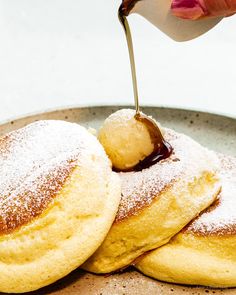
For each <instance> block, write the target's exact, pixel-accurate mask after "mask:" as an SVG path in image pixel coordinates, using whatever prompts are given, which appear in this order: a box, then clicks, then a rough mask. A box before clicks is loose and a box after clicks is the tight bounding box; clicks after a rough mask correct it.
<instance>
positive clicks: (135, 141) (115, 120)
mask: <svg viewBox="0 0 236 295" xmlns="http://www.w3.org/2000/svg"><path fill="white" fill-rule="evenodd" d="M134 116H135V111H134V110H131V109H122V110H119V111H117V112H115V113H113V114H112V115H110V116H109V117H108V118H107V119H106V120H105V122H104V123H103V125H102V127H101V129H100V131H99V134H98V138H99V141H100V142H101V144H102V145H103V147H104V149H105V151H106V153H107V154H108V156H109V158H110V159H111V161H112V164H113V167H114V168H116V169H118V170H121V171H125V170H128V169H130V168H132V167H134V166H136V165H137V164H138V163H139V162H140V161H142V160H143V159H145V158H146V157H147V156H149V155H150V154H151V153H152V152H153V150H154V144H153V143H152V140H151V137H150V134H149V131H148V129H147V127H146V126H145V124H143V123H142V122H139V121H137V120H136V119H135V118H134Z"/></svg>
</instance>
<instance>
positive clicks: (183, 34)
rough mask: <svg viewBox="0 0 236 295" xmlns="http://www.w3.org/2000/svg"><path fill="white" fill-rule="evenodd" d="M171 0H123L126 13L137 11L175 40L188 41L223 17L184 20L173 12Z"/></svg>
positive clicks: (207, 29)
mask: <svg viewBox="0 0 236 295" xmlns="http://www.w3.org/2000/svg"><path fill="white" fill-rule="evenodd" d="M170 7H171V0H123V3H122V9H123V11H124V12H125V14H126V15H129V14H132V13H137V14H139V15H141V16H143V17H144V18H146V19H147V20H148V21H150V22H151V23H152V24H154V25H155V26H156V27H157V28H159V29H160V30H161V31H162V32H164V33H165V34H166V35H168V36H169V37H170V38H172V39H173V40H175V41H180V42H181V41H188V40H191V39H194V38H196V37H199V36H200V35H202V34H204V33H206V32H207V31H209V30H210V29H211V28H213V27H214V26H215V25H216V24H217V23H218V22H219V21H220V20H221V19H222V18H210V19H202V20H197V21H192V20H184V19H180V18H177V17H175V16H174V15H172V14H171V10H170Z"/></svg>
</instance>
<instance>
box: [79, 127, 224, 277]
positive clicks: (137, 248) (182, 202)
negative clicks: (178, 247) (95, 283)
mask: <svg viewBox="0 0 236 295" xmlns="http://www.w3.org/2000/svg"><path fill="white" fill-rule="evenodd" d="M165 139H166V140H167V141H168V142H169V143H170V144H171V146H172V147H173V149H174V151H173V153H172V155H171V156H170V157H169V158H168V159H165V160H163V161H161V162H159V163H157V164H155V165H153V166H151V167H150V168H148V169H144V170H142V171H141V172H126V173H119V176H120V178H121V183H122V197H121V202H120V206H119V210H118V213H117V215H116V220H115V222H114V224H113V226H112V228H111V230H110V231H109V233H108V235H107V237H106V239H105V241H104V242H103V244H102V245H101V246H100V247H99V249H98V250H97V251H96V252H95V254H94V255H93V256H92V257H90V258H89V259H88V261H87V262H86V263H85V264H84V265H83V266H82V267H83V268H84V269H86V270H89V271H92V272H95V273H108V272H112V271H115V270H118V269H120V268H123V267H125V266H127V265H129V264H131V263H132V262H133V261H134V260H135V259H136V258H137V257H139V256H140V255H142V254H143V253H144V252H146V251H150V250H152V249H155V248H157V247H159V246H161V245H163V244H165V243H167V242H168V241H169V240H170V239H171V237H172V236H173V235H175V234H176V233H177V232H179V231H180V230H181V229H182V228H183V227H184V226H185V225H186V224H187V223H188V222H189V221H190V220H192V219H193V218H194V217H196V216H197V215H198V214H199V212H201V211H202V210H204V209H205V208H206V207H208V206H209V205H210V204H211V203H212V202H213V201H214V200H215V198H216V196H217V194H218V192H219V190H220V183H219V179H218V176H217V174H216V169H217V167H218V159H217V157H216V156H215V155H214V154H213V153H211V152H210V151H208V150H207V149H205V148H203V147H202V146H200V145H199V144H198V143H196V142H195V141H193V140H192V139H190V138H189V137H187V136H185V135H183V134H179V133H176V132H174V131H172V130H169V129H166V130H165Z"/></svg>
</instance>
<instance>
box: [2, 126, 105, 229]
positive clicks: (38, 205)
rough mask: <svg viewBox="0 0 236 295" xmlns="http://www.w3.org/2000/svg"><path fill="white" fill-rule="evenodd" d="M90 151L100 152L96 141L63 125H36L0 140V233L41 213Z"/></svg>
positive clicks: (81, 130)
mask: <svg viewBox="0 0 236 295" xmlns="http://www.w3.org/2000/svg"><path fill="white" fill-rule="evenodd" d="M98 147H99V148H98ZM92 151H93V152H94V153H95V154H96V153H101V152H103V150H102V148H101V149H100V146H99V145H98V143H97V142H96V139H95V138H94V137H93V136H92V135H91V134H89V133H88V132H87V131H86V129H84V128H83V127H81V126H79V125H77V124H73V123H67V122H63V121H39V122H36V123H33V124H30V125H28V126H26V127H25V128H22V129H19V130H17V131H14V132H11V133H9V134H7V135H5V136H3V137H2V138H0V167H1V169H0V192H1V195H0V232H1V233H7V232H10V231H12V230H14V229H15V228H17V227H19V226H20V225H22V224H25V223H27V222H29V221H30V220H31V219H32V218H33V217H35V216H37V215H39V214H40V213H42V211H43V210H44V209H45V208H47V206H48V204H49V203H50V202H51V201H52V200H53V197H55V195H56V194H57V192H58V191H59V190H60V189H61V187H62V185H63V184H64V182H65V181H66V179H67V177H68V176H69V175H70V173H71V171H72V169H73V168H74V167H75V166H76V165H77V164H78V163H79V162H80V161H81V160H82V159H84V160H86V157H87V156H89V154H91V153H92Z"/></svg>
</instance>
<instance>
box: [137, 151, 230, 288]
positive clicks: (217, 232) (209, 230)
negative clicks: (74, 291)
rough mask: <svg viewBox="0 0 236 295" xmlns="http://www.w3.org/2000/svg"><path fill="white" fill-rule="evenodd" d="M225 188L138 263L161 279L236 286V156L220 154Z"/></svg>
mask: <svg viewBox="0 0 236 295" xmlns="http://www.w3.org/2000/svg"><path fill="white" fill-rule="evenodd" d="M219 158H220V161H221V169H220V176H221V178H222V191H221V193H220V194H219V198H218V199H217V200H216V202H215V203H214V204H213V205H212V206H211V207H209V208H208V209H207V210H205V212H203V213H202V214H201V215H200V216H199V217H198V218H196V219H195V220H194V221H193V222H191V223H190V224H189V225H188V226H186V227H185V228H184V229H183V230H182V231H181V232H180V233H179V234H177V235H176V236H175V237H174V238H173V239H171V241H170V242H169V243H168V244H167V245H165V246H163V247H161V248H159V249H157V250H154V251H152V252H150V253H149V254H147V255H146V256H145V257H144V258H143V259H142V260H141V261H139V262H138V264H137V265H136V267H137V268H138V269H139V270H140V271H142V272H143V273H144V274H146V275H148V276H151V277H154V278H156V279H159V280H163V281H167V282H174V283H181V284H190V285H204V286H212V287H236V251H235V249H236V232H235V228H236V210H235V208H236V207H235V205H236V158H233V157H229V156H224V155H220V156H219Z"/></svg>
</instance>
